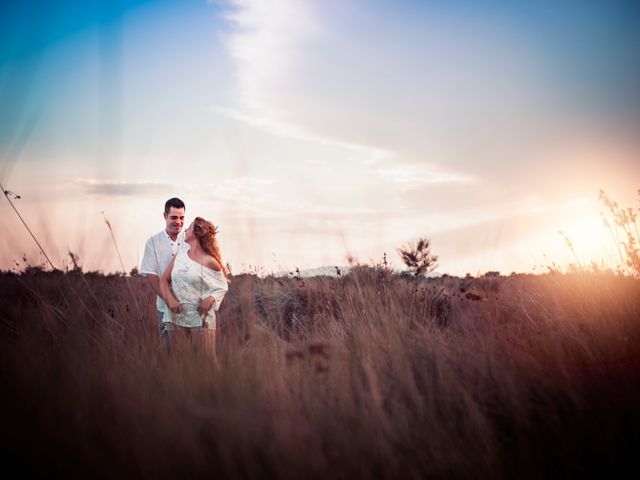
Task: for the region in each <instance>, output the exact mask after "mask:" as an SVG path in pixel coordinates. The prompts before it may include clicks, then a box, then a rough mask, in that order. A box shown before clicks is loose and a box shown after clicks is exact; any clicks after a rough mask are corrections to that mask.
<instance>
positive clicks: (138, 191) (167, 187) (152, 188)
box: [66, 178, 174, 197]
mask: <svg viewBox="0 0 640 480" xmlns="http://www.w3.org/2000/svg"><path fill="white" fill-rule="evenodd" d="M66 185H67V186H71V187H74V188H79V189H81V190H83V191H84V193H85V194H86V195H101V196H118V197H130V196H139V195H157V194H161V193H167V192H171V191H172V190H173V189H174V185H171V184H169V183H155V182H115V181H109V180H96V179H94V178H76V179H75V180H71V181H69V182H67V183H66Z"/></svg>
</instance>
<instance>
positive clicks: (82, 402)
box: [0, 266, 640, 478]
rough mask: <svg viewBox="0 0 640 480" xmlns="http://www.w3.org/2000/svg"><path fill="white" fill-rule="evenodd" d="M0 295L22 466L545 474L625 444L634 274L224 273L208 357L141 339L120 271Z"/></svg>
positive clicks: (6, 411)
mask: <svg viewBox="0 0 640 480" xmlns="http://www.w3.org/2000/svg"><path fill="white" fill-rule="evenodd" d="M127 281H128V282H129V286H127V285H126V282H127ZM131 292H133V296H132V294H131ZM136 298H137V299H138V300H139V302H137V304H136V301H135V300H134V299H136ZM0 305H1V314H0V315H1V326H2V327H1V328H2V331H1V335H0V343H1V345H0V348H1V352H2V353H1V359H2V362H1V374H2V384H3V392H4V393H3V408H2V417H3V418H2V424H3V435H2V443H3V445H2V451H3V452H4V454H5V455H7V456H8V457H9V461H10V464H11V465H13V466H16V467H18V468H20V471H22V472H27V471H30V472H32V473H36V474H40V475H47V476H49V475H71V476H77V475H83V476H92V477H93V476H97V477H109V478H113V477H118V478H122V477H158V476H160V477H167V476H172V477H180V478H182V477H195V476H197V477H200V476H217V477H220V478H256V477H274V478H300V477H302V476H304V477H306V478H327V477H331V478H424V477H435V478H441V477H442V478H444V477H446V478H452V477H453V478H460V477H465V478H481V477H492V478H503V477H504V478H506V477H511V478H513V477H522V478H540V477H566V476H582V475H588V474H594V473H596V474H605V473H612V472H613V473H615V472H619V473H621V472H622V468H623V467H624V466H626V465H629V463H630V462H631V459H632V457H633V451H634V449H635V447H634V445H637V442H638V441H639V440H640V410H639V409H638V405H640V281H638V280H637V279H633V278H630V277H625V276H621V275H615V274H612V273H600V274H599V273H585V272H583V273H579V274H546V275H539V276H533V275H512V276H508V277H504V276H496V275H490V276H485V277H481V278H457V277H448V276H445V277H441V278H423V277H415V276H414V277H412V276H400V275H396V274H393V273H392V272H390V271H389V270H388V269H385V268H383V267H381V266H378V267H375V268H373V267H366V266H365V267H362V266H361V267H357V268H354V269H353V270H352V271H351V272H350V273H349V274H348V275H346V276H340V277H337V278H330V277H315V278H304V279H303V278H300V277H298V278H275V277H267V278H258V277H256V276H254V275H239V276H236V277H234V279H233V283H232V284H231V289H230V291H229V293H228V295H227V298H226V299H225V301H224V303H223V306H222V308H221V311H220V315H219V335H218V356H219V366H217V367H216V365H215V363H214V362H212V361H211V358H210V357H208V356H207V355H206V354H203V352H200V351H197V350H192V349H190V348H188V346H183V348H182V349H173V350H172V351H171V352H169V353H167V352H166V351H164V350H163V349H162V348H161V347H160V345H159V342H158V340H157V338H156V337H157V334H156V327H155V312H154V308H155V306H154V300H153V295H152V293H151V290H150V289H149V287H148V286H147V285H146V283H145V279H144V278H142V277H122V276H102V275H95V274H94V275H88V274H83V273H82V272H77V271H76V272H67V273H62V272H59V273H55V272H53V273H52V272H42V271H39V270H37V269H35V270H32V271H30V272H29V273H23V274H22V275H16V274H8V273H6V274H4V275H2V276H1V277H0Z"/></svg>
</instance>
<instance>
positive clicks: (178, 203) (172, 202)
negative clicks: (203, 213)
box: [164, 197, 186, 215]
mask: <svg viewBox="0 0 640 480" xmlns="http://www.w3.org/2000/svg"><path fill="white" fill-rule="evenodd" d="M171 207H173V208H184V209H186V207H185V206H184V202H183V201H182V200H180V199H179V198H176V197H173V198H170V199H169V200H167V201H166V203H165V204H164V213H165V215H166V214H168V213H169V210H171Z"/></svg>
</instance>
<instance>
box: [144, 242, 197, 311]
mask: <svg viewBox="0 0 640 480" xmlns="http://www.w3.org/2000/svg"><path fill="white" fill-rule="evenodd" d="M185 245H186V242H185V241H184V230H183V231H182V232H180V233H179V234H178V236H177V237H176V239H175V240H171V237H170V236H169V234H168V233H167V231H166V230H162V231H161V232H159V233H156V234H155V235H153V236H152V237H149V240H147V243H146V245H145V247H144V256H143V257H142V265H140V273H141V274H142V275H145V276H146V275H149V274H151V275H157V276H158V277H161V276H162V274H163V273H164V271H165V270H166V269H167V267H168V266H169V264H170V263H171V260H173V258H174V257H175V256H176V254H177V253H178V250H179V249H181V248H184V247H185ZM156 307H157V309H158V310H159V311H161V312H164V311H165V303H164V301H163V300H162V298H160V297H159V296H158V298H157V299H156Z"/></svg>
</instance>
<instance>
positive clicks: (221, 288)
mask: <svg viewBox="0 0 640 480" xmlns="http://www.w3.org/2000/svg"><path fill="white" fill-rule="evenodd" d="M188 251H189V250H188V248H183V249H180V250H178V253H177V254H176V260H175V262H174V264H173V271H172V272H171V290H173V293H174V294H175V296H176V298H177V299H178V302H180V305H181V306H182V312H180V313H173V312H172V311H171V310H169V308H168V307H167V310H166V313H165V315H164V319H165V320H164V327H165V329H166V330H172V329H174V328H175V327H176V326H179V327H186V328H191V329H207V330H215V329H216V314H215V312H216V311H217V310H218V309H219V308H220V303H221V302H222V299H223V298H224V296H225V294H226V293H227V290H228V288H229V286H228V284H227V279H226V278H225V276H224V273H222V271H219V272H218V271H216V270H213V269H211V268H208V267H205V266H204V265H202V264H200V263H198V262H196V261H195V260H192V259H191V258H190V257H189V254H188V253H187V252H188ZM209 296H212V297H213V298H214V299H215V301H214V303H213V306H212V307H211V309H210V310H209V312H208V313H207V316H206V317H205V318H203V316H202V315H200V314H199V313H198V305H200V301H201V300H203V299H205V298H207V297H209Z"/></svg>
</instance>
